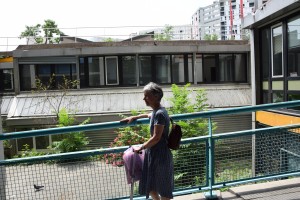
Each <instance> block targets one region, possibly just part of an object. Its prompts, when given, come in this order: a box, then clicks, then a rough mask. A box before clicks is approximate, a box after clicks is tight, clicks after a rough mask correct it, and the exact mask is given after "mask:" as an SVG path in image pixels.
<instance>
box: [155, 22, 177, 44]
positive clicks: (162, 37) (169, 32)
mask: <svg viewBox="0 0 300 200" xmlns="http://www.w3.org/2000/svg"><path fill="white" fill-rule="evenodd" d="M173 28H174V27H173V26H170V25H165V28H164V30H163V33H161V34H159V33H156V34H154V40H158V41H169V40H171V39H172V38H173Z"/></svg>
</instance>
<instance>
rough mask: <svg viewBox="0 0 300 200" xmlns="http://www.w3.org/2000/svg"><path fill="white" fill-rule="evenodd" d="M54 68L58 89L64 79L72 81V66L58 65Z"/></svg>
mask: <svg viewBox="0 0 300 200" xmlns="http://www.w3.org/2000/svg"><path fill="white" fill-rule="evenodd" d="M53 67H54V73H55V86H56V88H58V86H59V85H62V84H63V82H64V77H65V78H66V79H68V80H71V78H72V77H70V75H71V69H72V66H71V65H70V64H56V65H54V66H53Z"/></svg>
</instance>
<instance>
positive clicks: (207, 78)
mask: <svg viewBox="0 0 300 200" xmlns="http://www.w3.org/2000/svg"><path fill="white" fill-rule="evenodd" d="M203 71H204V82H205V83H210V82H216V81H217V66H216V56H215V55H214V54H211V55H208V54H206V55H203Z"/></svg>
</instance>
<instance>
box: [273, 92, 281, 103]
mask: <svg viewBox="0 0 300 200" xmlns="http://www.w3.org/2000/svg"><path fill="white" fill-rule="evenodd" d="M277 102H283V92H273V103H277Z"/></svg>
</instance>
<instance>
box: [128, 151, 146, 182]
mask: <svg viewBox="0 0 300 200" xmlns="http://www.w3.org/2000/svg"><path fill="white" fill-rule="evenodd" d="M144 155H145V152H144V150H142V151H141V153H135V152H134V151H133V147H129V148H128V149H127V150H126V151H125V152H124V154H123V160H124V165H125V171H126V177H127V183H128V184H131V183H133V182H135V181H139V180H140V179H141V177H142V170H143V163H144Z"/></svg>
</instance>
